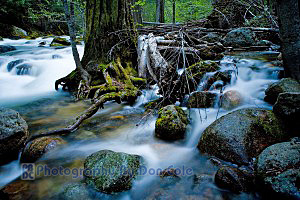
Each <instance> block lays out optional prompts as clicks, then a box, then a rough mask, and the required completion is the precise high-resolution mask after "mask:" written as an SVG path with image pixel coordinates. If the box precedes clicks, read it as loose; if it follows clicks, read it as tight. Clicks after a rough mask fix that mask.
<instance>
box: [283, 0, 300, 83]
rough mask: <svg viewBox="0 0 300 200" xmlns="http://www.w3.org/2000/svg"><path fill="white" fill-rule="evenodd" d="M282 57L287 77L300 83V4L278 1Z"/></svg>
mask: <svg viewBox="0 0 300 200" xmlns="http://www.w3.org/2000/svg"><path fill="white" fill-rule="evenodd" d="M277 13H278V17H279V27H280V37H281V40H282V41H281V42H282V57H283V63H284V69H285V73H286V76H289V77H292V78H294V79H296V80H298V81H300V4H299V1H298V0H285V1H283V0H277Z"/></svg>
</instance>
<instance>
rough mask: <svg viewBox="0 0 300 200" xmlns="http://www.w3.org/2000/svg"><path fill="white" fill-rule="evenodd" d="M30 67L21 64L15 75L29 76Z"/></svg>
mask: <svg viewBox="0 0 300 200" xmlns="http://www.w3.org/2000/svg"><path fill="white" fill-rule="evenodd" d="M31 69H32V66H31V65H30V64H21V65H18V66H17V67H16V72H17V75H30V71H31Z"/></svg>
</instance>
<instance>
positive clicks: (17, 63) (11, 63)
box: [7, 59, 25, 72]
mask: <svg viewBox="0 0 300 200" xmlns="http://www.w3.org/2000/svg"><path fill="white" fill-rule="evenodd" d="M24 61H25V59H19V60H14V61H11V62H9V63H8V64H7V71H8V72H10V71H11V70H12V69H13V68H14V67H15V66H17V65H19V64H21V63H23V62H24Z"/></svg>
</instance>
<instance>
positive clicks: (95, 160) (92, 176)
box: [84, 150, 143, 194]
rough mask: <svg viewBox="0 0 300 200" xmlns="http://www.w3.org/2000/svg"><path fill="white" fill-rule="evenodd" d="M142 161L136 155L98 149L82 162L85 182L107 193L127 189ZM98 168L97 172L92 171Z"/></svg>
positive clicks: (129, 187)
mask: <svg viewBox="0 0 300 200" xmlns="http://www.w3.org/2000/svg"><path fill="white" fill-rule="evenodd" d="M142 162H143V159H142V157H141V156H138V155H131V154H127V153H122V152H113V151H110V150H102V151H98V152H96V153H93V154H92V155H90V156H88V157H87V158H86V160H85V162H84V169H85V173H84V176H85V179H86V183H87V184H88V185H89V186H91V187H93V188H95V189H96V190H98V191H100V192H104V193H107V194H112V193H117V192H122V191H125V190H129V189H131V187H132V183H133V181H134V179H135V178H136V176H137V173H138V169H139V168H140V166H141V165H142ZM99 169H100V172H99V173H93V171H94V172H95V171H96V172H97V170H99ZM105 170H106V171H105Z"/></svg>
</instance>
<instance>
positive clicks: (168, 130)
mask: <svg viewBox="0 0 300 200" xmlns="http://www.w3.org/2000/svg"><path fill="white" fill-rule="evenodd" d="M187 124H188V119H187V116H186V114H185V113H184V111H183V110H182V108H180V107H178V106H174V105H169V106H166V107H164V108H162V109H160V110H159V112H158V119H157V120H156V123H155V136H156V137H158V138H160V139H163V140H179V139H183V138H184V135H185V131H186V127H187Z"/></svg>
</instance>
